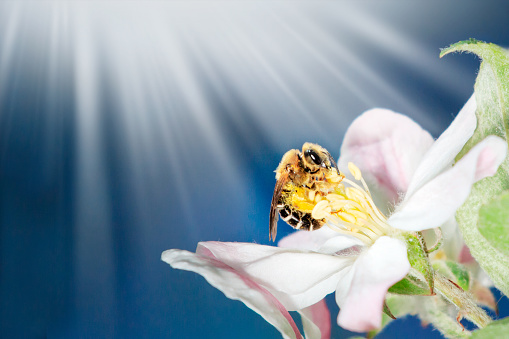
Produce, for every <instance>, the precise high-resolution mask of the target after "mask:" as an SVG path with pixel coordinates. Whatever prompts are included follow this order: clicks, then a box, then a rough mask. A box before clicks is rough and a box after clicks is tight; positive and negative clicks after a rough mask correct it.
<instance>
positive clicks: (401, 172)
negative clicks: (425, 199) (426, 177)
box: [339, 109, 433, 207]
mask: <svg viewBox="0 0 509 339" xmlns="http://www.w3.org/2000/svg"><path fill="white" fill-rule="evenodd" d="M432 144H433V138H432V137H431V135H430V134H429V133H428V132H426V131H425V130H423V129H422V128H421V127H420V126H419V125H418V124H417V123H415V122H414V121H413V120H412V119H410V118H408V117H407V116H404V115H402V114H399V113H394V112H392V111H389V110H385V109H372V110H369V111H367V112H365V113H363V114H362V115H361V116H359V117H358V118H357V119H355V121H354V122H353V123H352V124H351V125H350V127H349V128H348V130H347V132H346V134H345V138H344V140H343V145H342V146H341V154H340V158H339V167H340V168H342V169H345V168H347V165H348V162H353V163H355V164H356V165H357V167H359V169H360V170H361V171H362V173H363V176H364V177H365V179H366V181H367V182H368V183H369V184H370V188H371V189H372V191H374V192H373V193H374V194H375V195H379V194H378V193H381V194H382V196H384V197H385V200H386V201H387V200H389V202H392V203H395V202H396V201H397V199H398V194H399V193H400V192H406V190H407V188H408V184H409V183H410V179H411V178H412V176H413V174H414V172H415V170H416V169H417V166H418V165H419V163H420V162H421V159H422V157H423V156H424V154H425V153H426V152H427V151H428V149H429V148H430V147H431V145H432ZM377 190H379V191H381V192H377ZM382 207H383V206H382Z"/></svg>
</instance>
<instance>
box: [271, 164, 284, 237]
mask: <svg viewBox="0 0 509 339" xmlns="http://www.w3.org/2000/svg"><path fill="white" fill-rule="evenodd" d="M287 181H288V173H283V174H282V175H281V176H280V177H279V180H278V181H276V187H274V195H272V202H271V203H270V221H269V224H270V225H269V240H272V241H276V234H277V220H278V214H277V212H278V209H277V203H278V201H279V198H280V197H281V192H282V191H283V187H284V186H285V184H286V182H287Z"/></svg>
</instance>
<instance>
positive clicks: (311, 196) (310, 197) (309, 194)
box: [308, 190, 316, 201]
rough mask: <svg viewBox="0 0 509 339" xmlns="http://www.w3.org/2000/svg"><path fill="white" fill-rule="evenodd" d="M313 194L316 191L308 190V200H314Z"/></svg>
mask: <svg viewBox="0 0 509 339" xmlns="http://www.w3.org/2000/svg"><path fill="white" fill-rule="evenodd" d="M315 195H316V191H313V190H309V193H308V198H309V200H310V201H314V200H315Z"/></svg>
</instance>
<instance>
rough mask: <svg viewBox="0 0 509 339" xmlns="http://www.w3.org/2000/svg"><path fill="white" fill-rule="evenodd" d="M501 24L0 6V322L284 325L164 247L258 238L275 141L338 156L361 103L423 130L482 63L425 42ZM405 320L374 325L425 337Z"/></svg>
mask: <svg viewBox="0 0 509 339" xmlns="http://www.w3.org/2000/svg"><path fill="white" fill-rule="evenodd" d="M508 22H509V3H508V2H505V1H500V2H496V1H489V2H479V1H466V0H458V1H447V2H440V1H431V2H429V1H428V2H424V1H423V2H417V1H408V2H402V1H358V2H353V1H334V2H333V1H330V2H329V1H316V2H315V1H292V2H275V1H256V2H255V1H233V0H231V1H203V2H200V1H167V2H162V1H161V2H159V1H125V2H122V1H118V2H114V1H82V2H81V1H12V2H11V1H2V2H1V3H0V265H1V266H0V336H1V337H3V338H40V337H50V338H80V337H83V338H280V335H279V332H277V331H276V330H275V329H273V328H272V327H271V326H270V325H269V324H267V323H265V322H264V321H263V319H262V318H261V317H260V316H259V315H257V314H256V313H254V312H252V311H251V310H249V309H248V308H247V307H245V306H244V305H243V304H242V303H240V302H238V301H232V300H229V299H227V298H225V297H224V295H223V294H222V293H221V292H220V291H218V290H216V289H214V288H213V287H211V286H210V285H208V284H207V283H206V282H205V280H204V279H203V278H202V277H201V276H199V275H197V274H194V273H190V272H185V271H178V270H173V269H171V268H170V266H168V265H167V264H165V263H163V262H162V261H161V260H160V256H161V252H162V251H164V250H166V249H169V248H180V249H187V250H190V251H194V249H195V248H196V244H197V243H198V242H199V241H206V240H220V241H244V242H256V243H260V244H268V243H269V241H268V212H269V208H270V201H271V197H272V193H273V189H274V184H275V179H274V173H273V171H274V169H275V168H276V166H277V165H278V163H279V160H280V159H281V156H282V154H283V153H284V152H285V151H287V150H288V149H291V148H300V147H301V146H302V144H303V143H304V142H306V141H310V142H316V143H319V144H321V145H322V146H324V147H326V148H327V149H328V150H329V151H330V152H331V154H333V156H334V157H336V158H337V157H338V156H339V148H340V145H341V141H342V138H343V135H344V132H345V130H346V129H347V127H348V126H349V124H350V123H351V122H352V120H353V119H355V118H356V117H357V116H358V115H359V114H361V113H362V112H363V111H364V110H366V109H369V108H373V107H384V108H390V109H393V110H395V111H398V112H401V113H405V114H407V115H409V116H410V117H412V118H413V119H414V120H415V121H417V122H418V123H419V124H421V125H422V126H423V127H424V128H425V129H427V130H429V131H430V132H431V133H432V134H433V136H435V137H437V136H438V135H440V133H441V132H442V131H443V130H444V129H445V128H446V126H447V125H448V124H449V123H450V122H451V121H452V119H453V118H454V116H455V114H457V112H458V111H459V109H460V108H461V107H462V105H463V104H464V103H465V102H466V100H467V99H468V98H469V97H470V95H471V94H472V92H473V84H474V81H475V77H476V72H477V69H478V66H479V60H477V59H476V58H475V57H474V56H472V55H459V54H457V55H450V56H447V57H445V58H444V59H439V57H438V55H439V51H440V48H443V47H446V46H448V45H449V44H450V43H454V42H457V41H459V40H464V39H467V38H476V39H480V40H485V41H489V42H494V43H497V44H499V45H502V46H507V45H509V31H508V28H509V26H508ZM290 231H291V229H290V227H288V226H286V225H285V224H283V223H280V227H279V230H278V236H279V237H282V236H284V235H286V234H288V233H290ZM497 298H501V297H500V294H497ZM328 303H329V306H330V308H331V313H332V318H333V323H334V321H335V318H336V316H337V312H338V309H337V306H335V303H334V299H333V298H332V299H330V300H328ZM499 306H500V308H501V315H502V316H507V315H508V314H509V306H508V301H507V299H506V298H501V300H500V305H499ZM420 328H421V325H420V322H419V321H418V320H417V319H415V318H406V319H405V320H400V321H398V322H396V323H393V324H391V325H390V326H389V327H388V328H387V329H386V331H385V332H384V334H382V335H381V336H380V337H381V338H389V337H395V336H398V337H400V338H401V337H410V336H411V337H412V338H430V337H437V338H438V337H440V336H439V334H438V333H437V332H436V331H433V330H432V329H431V328H430V327H427V328H425V329H422V330H421V329H420ZM348 335H349V333H348V332H346V331H343V330H342V329H340V328H339V327H337V326H333V337H334V338H342V337H344V336H348Z"/></svg>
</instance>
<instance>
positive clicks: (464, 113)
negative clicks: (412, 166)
mask: <svg viewBox="0 0 509 339" xmlns="http://www.w3.org/2000/svg"><path fill="white" fill-rule="evenodd" d="M476 108H477V105H476V102H475V96H474V95H472V97H471V98H470V99H469V100H468V101H467V103H466V104H465V106H463V108H462V109H461V111H460V112H459V113H458V115H457V116H456V118H455V119H454V120H453V122H452V123H451V125H450V126H449V127H448V128H447V129H446V130H445V131H444V133H442V135H441V136H440V137H439V138H438V139H437V141H435V143H434V144H433V146H432V147H431V148H430V149H429V151H428V152H427V153H426V155H425V156H424V157H423V159H422V162H421V163H420V164H419V167H418V168H417V170H416V171H415V174H414V176H413V178H412V181H411V183H410V185H409V186H408V191H407V193H406V196H408V197H410V196H411V195H412V194H414V193H415V192H416V191H417V190H418V189H419V188H421V187H422V186H423V185H425V184H426V183H427V182H428V181H430V180H431V179H433V178H434V177H436V176H437V175H438V174H440V173H441V172H442V171H444V170H445V169H446V168H448V167H449V166H451V165H452V163H453V161H454V158H455V157H456V155H458V153H459V152H460V151H461V149H462V148H463V146H464V145H465V143H466V142H467V141H468V139H470V137H472V134H473V133H474V130H475V127H476V126H477V118H476V117H475V110H476Z"/></svg>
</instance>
